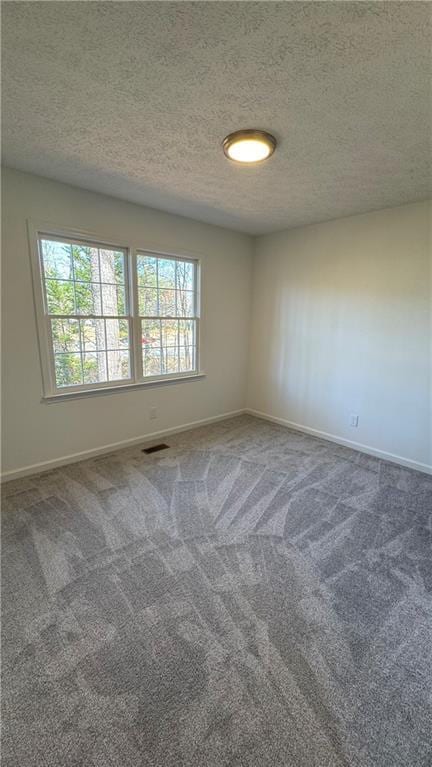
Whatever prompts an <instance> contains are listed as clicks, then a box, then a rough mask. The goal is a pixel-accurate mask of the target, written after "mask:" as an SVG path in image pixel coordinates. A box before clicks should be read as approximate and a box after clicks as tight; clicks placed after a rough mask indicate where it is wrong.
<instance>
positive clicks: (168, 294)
mask: <svg viewBox="0 0 432 767" xmlns="http://www.w3.org/2000/svg"><path fill="white" fill-rule="evenodd" d="M159 314H160V315H161V316H164V315H168V317H175V316H176V291H175V290H170V289H164V288H159Z"/></svg>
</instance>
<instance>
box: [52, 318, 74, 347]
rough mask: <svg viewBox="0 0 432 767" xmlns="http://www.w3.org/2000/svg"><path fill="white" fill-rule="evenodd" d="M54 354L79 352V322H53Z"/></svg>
mask: <svg viewBox="0 0 432 767" xmlns="http://www.w3.org/2000/svg"><path fill="white" fill-rule="evenodd" d="M51 337H52V342H53V348H54V352H55V353H58V352H79V351H80V332H79V322H78V320H67V319H62V320H51Z"/></svg>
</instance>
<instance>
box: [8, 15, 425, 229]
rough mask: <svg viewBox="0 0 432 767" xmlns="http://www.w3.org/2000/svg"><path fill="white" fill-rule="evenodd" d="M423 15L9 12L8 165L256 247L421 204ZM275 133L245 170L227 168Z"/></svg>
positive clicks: (422, 186) (423, 64) (423, 173)
mask: <svg viewBox="0 0 432 767" xmlns="http://www.w3.org/2000/svg"><path fill="white" fill-rule="evenodd" d="M430 17H431V6H430V4H429V3H418V2H406V3H398V2H396V3H393V2H381V3H368V2H349V3H348V2H347V3H345V2H337V3H313V2H305V3H303V2H284V3H273V2H261V3H252V2H219V3H218V2H212V3H207V2H200V3H190V2H178V3H173V2H164V3H160V2H105V3H103V2H100V3H92V2H87V3H81V2H67V3H63V2H42V3H40V2H28V3H27V2H8V3H5V4H3V77H4V84H3V106H4V111H3V114H4V117H3V140H4V162H5V164H6V165H10V166H13V167H17V168H20V169H22V170H26V171H30V172H33V173H37V174H40V175H43V176H48V177H51V178H55V179H58V180H60V181H65V182H68V183H71V184H75V185H77V186H81V187H84V188H87V189H91V190H94V191H99V192H104V193H107V194H109V195H112V196H115V197H120V198H124V199H127V200H131V201H133V202H138V203H142V204H145V205H148V206H152V207H155V208H160V209H163V210H167V211H171V212H175V213H180V214H182V215H186V216H190V217H193V218H197V219H200V220H203V221H208V222H210V223H214V224H220V225H223V226H227V227H232V228H236V229H240V230H243V231H245V232H249V233H252V234H257V233H264V232H268V231H273V230H277V229H283V228H286V227H292V226H300V225H303V224H307V223H312V222H317V221H323V220H326V219H332V218H338V217H341V216H347V215H351V214H355V213H361V212H365V211H367V210H372V209H378V208H383V207H387V206H392V205H399V204H403V203H406V202H411V201H414V200H420V199H424V198H426V197H428V196H429V195H430V194H431V191H432V190H431V139H430V135H431V122H432V120H431V100H430V96H429V80H430V69H431V67H430V50H429V48H430V39H431V24H430ZM242 127H258V128H262V129H266V130H270V131H271V132H273V133H274V134H275V136H276V137H277V138H278V140H279V147H278V150H277V152H276V154H275V155H274V156H273V157H272V158H271V159H270V160H269V161H268V163H266V164H265V165H262V166H260V167H256V168H249V167H248V168H245V167H243V168H242V167H238V166H235V165H233V164H230V163H229V162H228V161H227V160H226V159H225V158H224V156H223V153H222V150H221V146H220V145H221V141H222V139H223V138H224V136H225V135H226V134H227V133H229V132H231V131H233V130H236V129H238V128H242Z"/></svg>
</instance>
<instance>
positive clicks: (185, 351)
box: [180, 346, 196, 373]
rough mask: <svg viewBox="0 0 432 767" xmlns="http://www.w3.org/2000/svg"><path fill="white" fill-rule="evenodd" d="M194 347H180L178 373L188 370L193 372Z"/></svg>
mask: <svg viewBox="0 0 432 767" xmlns="http://www.w3.org/2000/svg"><path fill="white" fill-rule="evenodd" d="M195 367H196V365H195V347H194V346H181V347H180V371H181V372H182V373H184V372H186V371H188V370H195Z"/></svg>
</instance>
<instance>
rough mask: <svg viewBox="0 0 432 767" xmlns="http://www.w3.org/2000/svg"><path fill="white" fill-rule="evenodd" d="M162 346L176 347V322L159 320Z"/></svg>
mask: <svg viewBox="0 0 432 767" xmlns="http://www.w3.org/2000/svg"><path fill="white" fill-rule="evenodd" d="M161 331H162V344H161V345H162V346H163V347H165V346H177V345H178V322H177V320H161Z"/></svg>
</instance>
